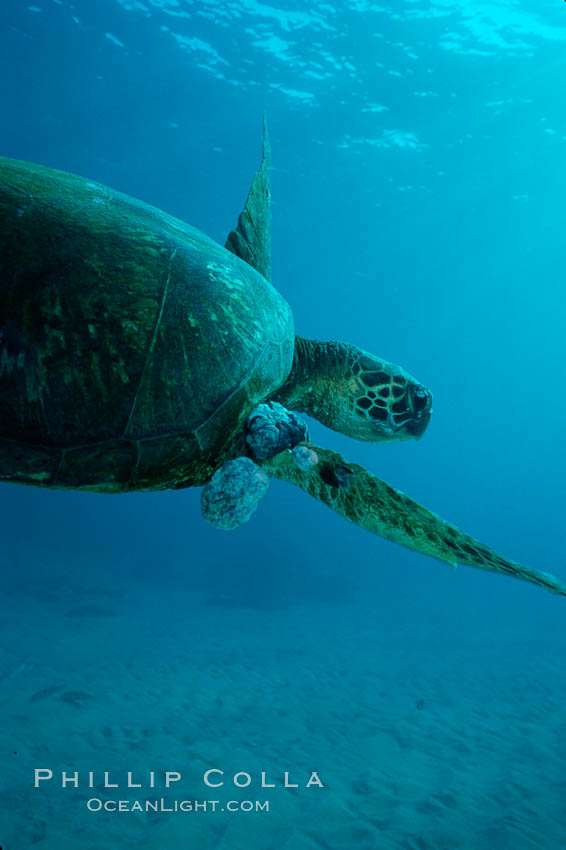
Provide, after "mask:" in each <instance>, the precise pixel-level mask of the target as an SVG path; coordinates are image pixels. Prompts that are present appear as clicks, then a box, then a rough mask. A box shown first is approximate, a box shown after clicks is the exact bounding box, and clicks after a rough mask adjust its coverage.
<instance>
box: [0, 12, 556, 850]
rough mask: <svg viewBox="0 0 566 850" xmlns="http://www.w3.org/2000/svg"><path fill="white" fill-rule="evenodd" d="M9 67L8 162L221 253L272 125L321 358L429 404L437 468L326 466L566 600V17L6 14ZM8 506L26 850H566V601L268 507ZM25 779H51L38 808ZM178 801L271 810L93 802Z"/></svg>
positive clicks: (278, 181) (294, 280)
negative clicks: (361, 476) (168, 780)
mask: <svg viewBox="0 0 566 850" xmlns="http://www.w3.org/2000/svg"><path fill="white" fill-rule="evenodd" d="M0 39H1V45H2V49H1V51H0V62H1V63H2V74H1V80H2V111H1V116H0V126H1V128H2V132H1V139H2V145H1V151H0V152H1V153H2V155H5V156H12V157H15V158H18V159H23V160H32V161H37V162H40V163H42V164H45V165H50V166H54V167H57V168H61V169H64V170H66V171H71V172H75V173H78V174H81V175H84V176H86V177H89V178H91V179H93V180H97V181H99V182H101V183H105V184H107V185H110V186H112V187H113V188H116V189H119V190H121V191H123V192H127V193H128V194H131V195H133V196H135V197H139V198H141V199H143V200H145V201H147V202H149V203H152V204H154V205H156V206H158V207H161V208H163V209H164V210H166V211H168V212H170V213H172V214H174V215H176V216H178V217H179V218H181V219H184V220H186V221H188V222H190V223H191V224H193V225H195V226H197V227H198V228H200V229H201V230H203V231H204V232H206V233H207V234H209V235H210V236H212V237H213V238H215V239H217V240H218V241H219V242H221V243H222V244H223V242H224V239H225V237H226V234H227V232H228V231H229V230H230V229H231V228H232V227H233V226H234V224H235V222H236V220H237V216H238V213H239V212H240V210H241V208H242V206H243V203H244V201H245V198H246V194H247V191H248V187H249V184H250V181H251V177H252V175H253V173H254V171H255V169H256V168H257V165H258V162H259V157H260V149H261V122H262V114H263V113H264V112H266V113H267V116H268V121H269V126H270V133H271V141H272V148H273V173H272V194H273V245H272V257H273V281H274V284H275V285H276V286H277V288H278V289H279V290H280V291H281V293H282V294H283V295H284V297H285V298H286V299H287V300H288V302H289V303H290V304H291V306H292V308H293V311H294V316H295V322H296V329H297V332H298V333H300V334H302V335H304V336H307V337H314V338H318V339H343V340H347V341H350V342H354V343H356V344H358V345H360V346H361V347H362V348H364V349H367V350H369V351H372V352H374V353H376V354H378V355H381V356H383V357H384V358H386V359H388V360H391V361H393V362H396V363H399V364H401V365H402V366H403V367H405V368H406V369H407V370H408V371H409V372H411V373H412V374H414V375H416V376H417V377H418V378H419V379H420V380H422V381H423V383H425V384H426V385H427V386H429V387H430V388H431V389H432V391H433V393H434V415H433V419H432V422H431V425H430V427H429V429H428V431H427V433H426V434H425V436H424V437H423V439H422V440H420V441H418V442H416V441H411V442H404V443H399V444H390V445H370V444H363V443H356V442H354V441H353V440H351V439H348V438H347V437H345V436H341V435H339V434H336V433H334V432H332V431H329V430H327V429H325V428H324V427H323V426H322V425H319V424H318V423H316V422H314V421H310V422H309V425H310V427H311V433H312V436H313V439H314V441H315V442H317V443H319V444H321V445H328V446H331V447H333V448H335V449H337V450H339V451H340V452H342V453H343V454H344V455H345V457H347V458H349V459H350V460H355V461H357V462H358V463H361V464H363V465H364V466H366V467H367V468H368V469H370V470H371V471H373V472H374V473H375V474H376V475H379V476H380V477H382V478H384V479H385V480H387V481H389V482H390V483H391V484H393V485H394V486H396V487H398V488H399V489H401V490H402V491H404V492H406V493H408V494H409V495H411V496H412V497H413V498H415V499H417V500H418V501H420V502H422V503H423V504H425V505H426V506H427V507H429V508H431V509H432V510H434V511H436V512H437V513H439V514H441V515H442V516H445V517H446V518H448V519H449V520H451V521H452V522H454V523H455V524H456V525H458V526H460V527H462V528H464V529H465V530H466V531H468V532H469V533H471V534H472V535H474V536H475V537H478V538H479V539H481V540H483V541H485V542H486V543H488V544H489V545H490V546H493V547H494V548H495V549H496V550H497V551H500V552H502V553H503V554H505V555H506V556H508V557H510V558H513V559H515V560H517V561H519V562H521V563H524V564H527V565H529V566H532V567H534V568H537V569H541V570H546V571H548V572H551V573H554V574H556V575H557V576H559V577H561V578H562V579H563V580H566V558H565V556H564V547H563V543H562V537H563V528H564V517H563V503H564V495H563V481H564V477H565V472H566V464H565V461H564V453H563V433H564V426H565V424H566V394H565V392H564V388H563V384H562V379H563V378H562V376H563V372H564V366H565V356H564V343H563V340H564V327H565V325H566V299H565V298H564V291H563V282H562V267H563V257H562V253H563V250H562V246H563V234H562V230H563V202H564V189H565V180H564V170H563V159H564V153H565V150H566V148H565V145H566V121H565V118H564V109H563V100H564V85H563V77H564V42H565V40H566V7H563V4H560V3H554V4H552V5H551V4H546V6H545V7H542V6H541V4H540V3H535V2H534V0H525V2H523V0H521V2H514V0H497V1H496V0H492V2H480V0H470V2H469V3H468V4H466V5H465V6H463V5H462V4H460V3H457V2H455V0H426V2H425V0H415V2H409V0H407V2H401V0H394V2H390V3H385V4H381V3H374V2H372V0H350V2H341V3H338V4H337V3H335V2H318V0H315V2H312V3H308V4H307V3H302V2H299V0H297V2H284V3H279V4H278V5H277V6H275V5H271V4H270V3H269V2H265V3H263V2H259V0H224V2H222V0H195V2H192V0H96V2H94V0H90V2H89V0H76V2H68V0H31V2H30V3H29V4H28V2H27V0H26V2H23V3H20V2H16V0H4V2H3V3H2V6H1V8H0ZM0 509H1V512H0V517H1V519H0V528H1V537H2V550H3V553H2V555H3V556H2V564H3V569H2V577H1V584H0V593H1V599H2V603H3V606H2V607H3V614H2V632H1V634H2V640H1V643H0V707H1V714H0V717H1V719H2V722H1V724H0V742H1V756H2V776H1V779H0V789H1V797H0V844H1V845H2V847H4V848H5V850H10V848H17V850H28V848H31V847H35V846H37V847H39V848H48V850H55V848H57V850H77V848H81V850H82V849H83V848H85V850H100V848H103V847H104V848H107V847H109V848H112V850H121V848H133V847H136V848H155V847H159V848H172V850H173V849H174V850H177V848H179V850H180V848H188V847H191V848H198V850H201V848H203V850H204V848H206V850H208V848H211V850H212V848H215V850H216V848H218V850H239V849H240V848H246V850H255V848H262V850H266V848H270V850H283V848H285V850H315V849H316V848H331V850H342V848H344V849H345V850H346V848H348V850H350V848H352V850H353V848H356V850H366V848H368V850H369V848H376V850H460V848H461V850H494V848H497V850H500V848H501V850H506V848H509V850H562V848H564V847H565V846H566V744H565V731H566V715H565V714H564V695H565V664H566V638H565V633H564V622H565V609H564V604H565V603H564V600H563V599H562V598H560V597H554V596H552V595H550V594H548V593H545V592H543V591H542V590H540V589H538V588H537V587H535V586H533V585H528V584H525V583H520V582H517V581H513V580H511V579H508V578H506V577H503V576H499V575H494V574H490V573H484V572H482V571H479V570H474V569H469V568H466V567H460V568H458V569H456V570H452V569H450V568H449V567H447V566H446V565H444V564H441V563H440V562H436V561H433V560H431V559H428V558H425V557H424V556H421V555H417V554H415V553H412V552H409V551H406V550H404V549H402V548H400V547H396V546H394V545H392V544H390V543H388V542H386V541H383V540H381V539H379V538H376V537H372V536H371V535H369V534H368V533H367V532H364V531H362V530H361V529H359V528H357V527H355V526H353V525H349V524H348V523H346V522H345V521H344V520H342V519H341V518H340V517H338V516H336V515H334V514H333V513H331V512H330V511H328V509H327V508H325V507H324V506H323V505H320V504H318V503H317V502H314V501H313V500H311V499H309V497H308V496H306V495H305V494H304V493H302V492H300V491H299V490H296V489H294V488H292V487H290V486H289V485H286V484H283V483H279V482H272V483H271V486H270V491H269V494H268V496H267V498H266V499H265V500H264V501H263V502H262V504H261V505H260V508H259V510H258V512H257V514H255V515H254V517H253V519H252V520H251V521H250V523H249V524H247V525H246V526H244V527H242V528H240V529H238V530H237V531H233V532H220V531H216V530H214V529H213V528H211V527H209V526H207V525H206V524H205V523H204V522H203V521H202V519H201V516H200V509H199V493H198V492H197V491H192V490H190V491H178V492H177V491H176V492H164V493H153V494H131V495H128V496H103V495H95V494H87V493H72V492H60V491H48V490H45V491H42V490H40V489H37V490H36V489H32V488H24V487H17V486H14V485H3V486H2V487H1V488H0ZM210 768H214V769H220V770H223V771H224V774H225V777H224V778H225V781H226V785H225V786H223V787H221V788H215V789H213V788H207V787H206V786H205V785H204V784H203V781H202V776H203V773H204V772H205V771H206V770H207V769H210ZM35 769H43V770H51V771H52V772H53V779H52V780H51V781H46V782H44V783H42V784H41V785H40V787H39V788H35V787H34V770H35ZM63 770H64V771H67V772H68V773H72V772H74V771H78V772H79V774H80V776H79V787H78V788H73V787H71V785H69V786H68V787H66V788H61V771H63ZM166 770H169V771H177V772H180V773H181V774H182V779H181V780H180V781H179V782H178V783H177V784H176V785H174V786H173V787H172V788H170V789H164V788H163V784H162V783H161V785H160V784H159V783H160V777H161V776H162V774H163V771H166ZM89 771H91V772H93V773H94V774H95V780H94V784H95V787H94V788H89V787H88V772H89ZM105 771H108V772H109V773H110V774H111V777H110V778H111V781H119V784H120V787H119V788H118V789H113V788H107V789H101V788H100V782H101V778H103V775H104V772H105ZM128 771H130V772H132V773H133V774H134V777H133V779H134V782H138V783H139V784H141V785H142V788H141V789H132V788H130V789H128V788H127V787H125V783H126V781H127V780H126V776H127V772H128ZM152 771H153V772H155V774H156V777H157V780H156V788H155V789H152V788H150V787H149V779H148V777H149V774H150V772H152ZM262 771H263V772H265V773H266V777H267V781H268V782H273V783H275V784H276V788H275V789H270V788H267V789H266V788H262V787H261V774H262ZM285 771H287V772H288V776H289V782H290V783H297V784H298V785H299V787H298V788H284V787H283V776H284V773H285ZM312 771H316V772H317V773H318V775H319V777H320V780H321V781H322V783H323V785H324V787H323V788H319V787H318V786H317V785H316V784H315V785H311V787H308V788H307V787H305V784H306V783H307V781H308V779H309V777H310V775H311V772H312ZM238 772H243V773H245V772H248V773H249V774H250V776H251V782H250V785H249V786H248V787H243V788H236V787H234V785H233V783H232V781H231V777H232V776H233V775H234V774H235V773H238ZM116 777H117V779H116ZM154 797H157V798H161V797H163V798H165V799H166V800H168V801H171V800H174V799H178V800H180V799H190V800H193V801H194V800H198V801H205V800H209V801H210V800H212V799H218V800H220V801H221V807H224V808H226V805H225V804H226V801H229V800H231V799H232V800H250V801H252V802H254V801H255V800H266V799H267V800H269V802H270V811H269V812H264V811H262V812H258V811H252V812H244V811H238V812H235V813H230V812H228V811H224V812H223V811H216V812H213V811H211V809H210V808H209V809H208V811H202V810H197V811H193V812H191V813H188V812H176V813H175V812H167V811H160V812H148V813H145V812H144V813H140V812H135V811H128V812H126V811H124V812H111V811H104V810H103V811H100V812H96V811H90V810H89V806H88V801H89V800H90V799H91V798H96V799H100V800H103V801H104V800H110V801H112V800H129V801H130V802H132V801H133V800H135V799H140V800H141V799H143V800H145V799H153V798H154Z"/></svg>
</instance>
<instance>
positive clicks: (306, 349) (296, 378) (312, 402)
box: [272, 336, 357, 427]
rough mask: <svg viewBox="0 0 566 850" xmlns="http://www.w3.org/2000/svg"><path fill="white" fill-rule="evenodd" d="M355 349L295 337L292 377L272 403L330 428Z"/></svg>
mask: <svg viewBox="0 0 566 850" xmlns="http://www.w3.org/2000/svg"><path fill="white" fill-rule="evenodd" d="M356 356H357V349H356V347H355V346H353V345H350V344H349V343H346V342H320V341H319V340H316V339H304V338H303V337H301V336H296V337H295V353H294V356H293V365H292V367H291V371H290V373H289V376H288V378H287V380H286V381H285V383H284V384H283V386H282V387H281V388H280V389H279V390H278V391H277V392H276V393H274V394H273V396H272V400H273V401H278V402H279V403H280V404H282V405H284V406H285V407H287V408H289V409H290V410H297V411H299V412H301V413H306V414H308V415H309V416H314V417H315V418H316V419H318V420H319V422H322V423H323V424H325V425H330V427H335V426H333V425H332V424H331V423H333V421H334V408H335V406H336V401H335V394H336V383H337V382H338V381H339V380H340V378H344V379H345V377H346V372H347V371H348V367H349V364H350V362H351V361H353V360H354V359H355V357H356Z"/></svg>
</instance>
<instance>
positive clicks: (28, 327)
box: [0, 159, 294, 492]
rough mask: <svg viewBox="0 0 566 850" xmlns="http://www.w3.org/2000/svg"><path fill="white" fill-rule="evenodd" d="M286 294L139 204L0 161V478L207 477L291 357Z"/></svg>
mask: <svg viewBox="0 0 566 850" xmlns="http://www.w3.org/2000/svg"><path fill="white" fill-rule="evenodd" d="M293 342H294V330H293V320H292V315H291V311H290V308H289V306H288V305H287V304H286V302H285V301H284V300H283V298H281V296H280V295H279V294H278V293H277V292H276V290H275V289H274V288H273V287H272V286H271V285H270V284H269V283H268V281H266V280H265V279H264V278H263V277H262V276H261V275H260V274H258V273H257V272H256V271H255V270H254V269H253V268H251V267H250V266H249V265H248V264H247V263H245V262H243V261H242V260H241V259H239V258H238V257H236V256H234V254H232V253H230V252H229V251H227V250H226V249H225V248H223V247H221V246H220V245H218V244H216V243H215V242H214V241H212V240H211V239H209V238H208V237H207V236H205V235H204V234H202V233H200V232H199V231H198V230H196V229H195V228H193V227H190V226H189V225H187V224H184V223H183V222H181V221H179V220H177V219H175V218H173V217H172V216H169V215H167V214H166V213H163V212H161V211H160V210H157V209H155V208H153V207H150V206H148V205H147V204H144V203H142V202H141V201H137V200H135V199H133V198H129V197H127V196H126V195H122V194H120V193H118V192H114V191H113V190H111V189H109V188H106V187H104V186H101V185H99V184H96V183H93V182H91V181H88V180H85V179H83V178H81V177H77V176H75V175H72V174H67V173H65V172H61V171H55V170H53V169H50V168H45V167H43V166H39V165H35V164H31V163H22V162H18V161H15V160H8V159H0V480H4V481H13V482H18V483H24V484H33V485H38V486H46V487H62V488H72V489H85V490H94V491H102V492H125V491H128V490H159V489H164V488H166V487H186V486H191V485H195V484H196V485H200V484H204V483H205V482H206V481H207V480H208V479H209V478H210V476H211V475H212V473H213V472H214V470H215V469H217V468H218V467H219V466H220V465H221V464H222V463H223V462H224V461H225V460H228V459H230V458H231V457H234V456H236V455H237V454H238V453H239V452H241V446H240V445H239V444H238V440H240V442H241V437H240V436H239V435H240V434H241V431H242V425H243V422H244V421H245V419H246V418H247V416H248V414H249V412H250V411H251V410H252V408H253V407H254V406H255V405H256V404H258V403H259V402H260V401H262V400H263V399H264V398H265V397H266V395H268V394H270V393H272V392H273V391H274V390H275V389H276V388H277V387H279V386H280V385H281V383H282V382H283V381H284V380H285V378H286V376H287V374H288V373H289V371H290V368H291V364H292V359H293Z"/></svg>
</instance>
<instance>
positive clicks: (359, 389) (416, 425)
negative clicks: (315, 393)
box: [336, 345, 432, 442]
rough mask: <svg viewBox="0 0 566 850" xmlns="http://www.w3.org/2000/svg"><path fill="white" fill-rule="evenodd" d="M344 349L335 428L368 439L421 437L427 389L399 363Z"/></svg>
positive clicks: (427, 407)
mask: <svg viewBox="0 0 566 850" xmlns="http://www.w3.org/2000/svg"><path fill="white" fill-rule="evenodd" d="M348 348H349V349H350V352H349V356H348V365H347V368H346V375H345V379H344V383H343V393H344V396H345V397H344V403H343V405H342V414H341V416H340V411H339V409H338V410H337V418H338V417H339V418H340V419H341V420H342V421H341V423H340V426H339V427H337V428H336V430H339V431H342V433H344V434H348V435H349V436H351V437H356V438H357V439H358V440H367V441H369V442H381V441H383V440H408V439H410V438H411V437H415V438H417V439H419V438H420V437H422V435H423V434H424V432H425V431H426V428H427V426H428V423H429V422H430V417H431V412H432V394H431V392H430V391H429V390H428V389H427V388H426V387H424V386H423V385H422V384H421V383H419V381H417V380H416V378H413V377H412V375H409V374H408V373H407V372H405V371H404V369H401V367H400V366H396V365H395V364H394V363H389V362H388V361H387V360H382V359H381V358H378V357H374V356H373V355H372V354H368V353H367V352H365V351H362V350H361V349H357V348H356V347H355V346H353V345H351V346H348ZM339 383H341V382H339Z"/></svg>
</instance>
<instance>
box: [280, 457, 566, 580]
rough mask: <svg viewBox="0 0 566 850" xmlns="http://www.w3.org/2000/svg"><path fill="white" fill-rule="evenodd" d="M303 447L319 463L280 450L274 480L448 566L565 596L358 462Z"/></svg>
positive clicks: (540, 575)
mask: <svg viewBox="0 0 566 850" xmlns="http://www.w3.org/2000/svg"><path fill="white" fill-rule="evenodd" d="M306 448H307V449H308V450H310V451H311V452H312V453H313V457H314V458H317V460H318V462H317V461H316V460H313V462H312V463H310V464H298V463H297V462H296V459H295V457H294V455H293V453H292V452H291V451H285V452H281V454H279V455H276V456H275V457H273V458H270V459H269V460H268V461H265V462H264V463H263V467H264V469H266V471H267V472H269V474H270V475H271V476H273V477H274V478H279V479H281V480H283V481H288V482H289V483H290V484H296V485H297V486H299V487H301V488H302V489H303V490H305V491H306V492H307V493H309V494H310V495H311V496H313V497H314V498H315V499H320V501H321V502H324V504H325V505H327V506H328V507H329V508H332V510H334V511H336V512H337V513H339V514H341V515H342V516H343V517H345V518H346V519H349V520H351V521H352V522H355V523H356V524H357V525H359V526H361V527H362V528H365V529H367V531H372V532H373V533H374V534H378V535H380V537H385V538H387V540H392V541H393V542H394V543H400V544H401V545H402V546H406V547H408V548H409V549H414V550H415V551H417V552H422V554H423V555H430V556H431V557H433V558H438V559H439V560H441V561H447V562H448V563H449V564H451V565H452V566H457V565H458V564H465V565H467V566H471V567H479V568H480V569H483V570H491V571H492V572H497V573H504V574H505V575H509V576H513V577H515V578H520V579H523V580H524V581H530V582H532V583H533V584H538V585H539V587H544V588H546V589H547V590H550V591H551V592H553V593H558V594H560V595H562V596H566V587H565V586H564V585H562V584H560V582H559V581H557V580H556V579H555V578H554V577H553V576H551V575H548V574H547V573H542V572H538V571H537V570H531V569H528V568H527V567H522V566H521V565H520V564H516V563H514V562H513V561H508V560H507V559H506V558H503V557H501V556H500V555H498V554H497V553H496V552H494V551H493V550H492V549H490V548H489V547H488V546H484V544H483V543H479V542H478V541H477V540H474V538H473V537H470V536H469V535H468V534H465V533H464V532H463V531H460V529H459V528H456V527H455V526H453V525H450V523H448V522H446V521H445V520H443V519H441V517H439V516H437V515H436V514H434V513H432V511H429V510H427V508H424V507H423V506H422V505H419V504H418V503H417V502H415V501H413V499H410V498H409V497H408V496H406V495H405V494H404V493H400V492H399V491H398V490H395V489H394V488H393V487H391V486H390V485H389V484H386V482H385V481H382V480H381V479H380V478H377V477H376V476H375V475H372V474H371V473H370V472H368V471H367V470H366V469H364V468H363V467H362V466H358V465H357V464H355V463H348V462H346V461H345V460H344V459H343V458H342V457H341V456H340V455H339V454H338V453H337V452H333V451H331V450H330V449H321V448H318V446H311V445H308V444H307V445H306Z"/></svg>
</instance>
